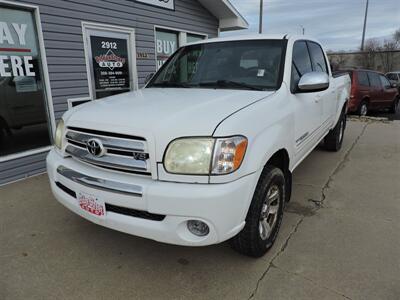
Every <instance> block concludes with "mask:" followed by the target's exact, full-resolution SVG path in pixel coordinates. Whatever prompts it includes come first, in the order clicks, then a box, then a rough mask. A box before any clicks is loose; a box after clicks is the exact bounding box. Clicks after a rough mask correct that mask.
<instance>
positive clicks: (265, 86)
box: [147, 40, 286, 90]
mask: <svg viewBox="0 0 400 300" xmlns="http://www.w3.org/2000/svg"><path fill="white" fill-rule="evenodd" d="M285 49H286V41H285V40H246V41H230V42H216V43H205V44H197V45H189V46H186V47H182V48H180V49H179V50H178V51H177V52H176V53H175V54H174V55H173V56H172V57H171V58H170V59H169V60H168V61H167V62H166V63H165V64H164V65H163V67H162V68H161V69H160V71H159V72H158V73H157V74H156V75H155V76H154V77H153V79H152V80H151V82H150V83H149V84H148V85H147V87H174V88H177V87H180V88H190V87H202V88H234V89H251V90H276V89H278V88H279V86H280V85H281V81H282V74H281V73H282V72H281V68H283V64H282V59H284V53H285Z"/></svg>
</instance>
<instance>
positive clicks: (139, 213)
mask: <svg viewBox="0 0 400 300" xmlns="http://www.w3.org/2000/svg"><path fill="white" fill-rule="evenodd" d="M56 186H57V187H58V188H59V189H61V190H62V191H64V192H65V193H67V194H68V195H70V196H71V197H73V198H76V193H75V192H74V191H73V190H71V189H70V188H68V187H66V186H65V185H63V184H62V183H60V182H58V181H56ZM106 212H113V213H116V214H120V215H125V216H130V217H134V218H140V219H146V220H151V221H163V220H164V219H165V215H158V214H152V213H149V212H147V211H143V210H137V209H132V208H126V207H122V206H116V205H112V204H108V203H106Z"/></svg>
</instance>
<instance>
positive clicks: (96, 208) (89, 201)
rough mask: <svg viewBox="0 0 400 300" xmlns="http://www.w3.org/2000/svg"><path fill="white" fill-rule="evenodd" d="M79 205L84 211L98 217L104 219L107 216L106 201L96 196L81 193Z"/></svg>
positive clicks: (79, 194)
mask: <svg viewBox="0 0 400 300" xmlns="http://www.w3.org/2000/svg"><path fill="white" fill-rule="evenodd" d="M78 204H79V206H80V207H81V208H82V209H83V210H85V211H87V212H88V213H90V214H92V215H95V216H97V217H100V218H104V217H105V215H106V206H105V204H104V201H103V200H101V199H99V198H98V197H96V196H93V195H90V194H86V193H82V192H80V193H78Z"/></svg>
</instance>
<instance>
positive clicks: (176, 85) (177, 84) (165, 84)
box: [149, 81, 192, 88]
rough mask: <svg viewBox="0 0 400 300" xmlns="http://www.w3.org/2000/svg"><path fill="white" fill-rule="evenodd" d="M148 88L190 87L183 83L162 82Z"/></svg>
mask: <svg viewBox="0 0 400 300" xmlns="http://www.w3.org/2000/svg"><path fill="white" fill-rule="evenodd" d="M149 87H177V88H190V87H192V86H191V85H189V84H187V83H183V82H170V81H162V82H156V83H153V84H152V85H150V86H149Z"/></svg>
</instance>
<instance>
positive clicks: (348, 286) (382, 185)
mask: <svg viewBox="0 0 400 300" xmlns="http://www.w3.org/2000/svg"><path fill="white" fill-rule="evenodd" d="M0 203H1V204H2V206H1V209H0V299H55V298H57V299H103V298H104V299H187V298H188V299H249V298H253V299H399V297H400V256H399V253H400V222H399V220H400V122H398V121H394V122H387V123H383V122H361V121H351V122H349V123H348V129H347V132H346V136H345V141H344V147H343V149H342V151H341V152H339V153H332V152H326V151H324V150H322V149H316V150H315V151H314V152H313V153H312V154H311V155H310V156H309V157H308V158H307V159H306V161H304V162H303V163H302V164H301V165H300V166H299V168H298V169H297V170H296V172H295V174H294V191H293V198H292V201H291V202H290V203H289V205H288V206H287V208H286V213H285V216H284V220H283V225H282V228H281V232H280V234H279V237H278V240H277V242H276V244H275V246H274V247H273V248H272V250H271V251H270V252H269V253H268V254H267V255H266V256H264V257H263V258H261V259H252V258H248V257H244V256H241V255H239V254H237V253H236V252H234V251H233V250H231V249H230V247H229V245H228V244H227V243H224V244H222V245H215V246H210V247H204V248H185V247H179V246H171V245H165V244H160V243H157V242H154V241H150V240H146V239H142V238H137V237H133V236H129V235H126V234H123V233H119V232H116V231H112V230H109V229H107V228H103V227H100V226H97V225H94V224H92V223H90V222H88V221H85V220H83V219H81V218H79V217H78V216H76V215H74V214H73V213H72V212H69V211H68V210H67V209H65V208H64V207H63V206H61V205H60V204H58V202H56V200H55V199H54V198H53V197H52V195H51V193H50V191H49V186H48V182H47V177H46V176H45V175H42V176H38V177H34V178H31V179H28V180H25V181H21V182H17V183H14V184H11V185H8V186H5V187H3V188H0Z"/></svg>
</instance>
